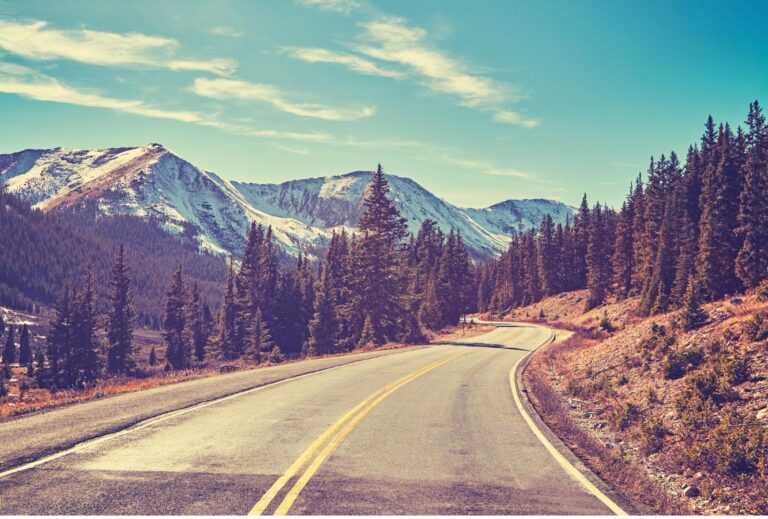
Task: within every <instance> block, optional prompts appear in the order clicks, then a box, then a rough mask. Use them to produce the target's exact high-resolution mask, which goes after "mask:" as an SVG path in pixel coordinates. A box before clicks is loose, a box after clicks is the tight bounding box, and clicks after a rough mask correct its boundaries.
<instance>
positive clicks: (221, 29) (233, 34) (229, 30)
mask: <svg viewBox="0 0 768 519" xmlns="http://www.w3.org/2000/svg"><path fill="white" fill-rule="evenodd" d="M208 32H209V33H211V34H215V35H216V36H224V37H227V38H242V37H243V36H245V33H244V32H242V31H238V30H237V29H235V28H234V27H229V26H227V25H217V26H215V27H211V28H210V29H208Z"/></svg>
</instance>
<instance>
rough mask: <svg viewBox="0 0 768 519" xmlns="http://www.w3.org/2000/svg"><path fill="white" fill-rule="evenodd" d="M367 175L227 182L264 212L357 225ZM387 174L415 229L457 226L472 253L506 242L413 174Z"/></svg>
mask: <svg viewBox="0 0 768 519" xmlns="http://www.w3.org/2000/svg"><path fill="white" fill-rule="evenodd" d="M371 175H372V172H370V171H355V172H352V173H347V174H346V175H339V176H334V177H326V178H310V179H306V180H292V181H289V182H284V183H282V184H248V183H241V182H233V183H232V185H233V186H234V187H235V188H236V189H238V190H239V191H240V192H241V193H242V194H243V196H244V197H245V199H246V200H247V201H248V202H249V203H250V204H251V205H252V206H254V207H258V208H259V209H261V210H263V211H265V212H268V213H270V214H277V215H280V216H284V217H289V218H295V219H297V220H300V221H302V222H304V223H306V224H307V225H312V226H315V227H321V228H325V229H331V228H333V227H336V226H340V225H343V226H346V227H355V226H356V225H357V221H358V219H359V218H360V216H361V215H362V212H363V199H364V197H365V190H366V187H367V186H368V182H369V181H370V179H371ZM387 180H388V182H389V187H390V196H391V197H392V199H393V201H394V203H395V205H396V206H397V208H398V209H399V210H400V213H401V214H402V215H403V217H404V218H405V219H406V221H407V223H408V227H409V229H410V230H411V231H413V232H414V233H416V232H417V231H418V229H419V226H420V225H421V222H423V221H424V220H425V219H426V218H429V219H432V220H435V221H436V222H438V224H439V226H440V228H441V229H442V230H443V231H444V232H448V231H450V229H451V228H454V229H457V230H459V231H461V233H462V235H463V236H464V239H465V241H466V242H467V245H468V246H469V247H470V248H472V249H473V250H474V252H475V253H476V254H477V255H480V256H491V255H495V254H496V253H498V252H499V251H502V250H504V249H505V248H506V247H507V244H508V243H509V236H507V235H505V234H500V233H496V232H491V231H488V230H486V229H484V228H483V227H482V226H480V225H478V224H477V223H476V222H475V221H474V220H472V219H471V218H469V217H468V216H467V215H466V214H465V213H464V212H463V211H462V210H461V209H459V208H457V207H456V206H453V205H451V204H449V203H448V202H446V201H445V200H442V199H441V198H438V197H436V196H435V195H433V194H432V193H430V192H429V191H427V190H426V189H424V188H423V187H421V186H420V185H419V184H417V183H416V182H414V181H413V180H411V179H409V178H404V177H398V176H395V175H387Z"/></svg>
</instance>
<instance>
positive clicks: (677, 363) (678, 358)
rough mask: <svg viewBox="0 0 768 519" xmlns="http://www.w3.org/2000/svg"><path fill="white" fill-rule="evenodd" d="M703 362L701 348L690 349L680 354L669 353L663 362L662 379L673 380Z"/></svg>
mask: <svg viewBox="0 0 768 519" xmlns="http://www.w3.org/2000/svg"><path fill="white" fill-rule="evenodd" d="M702 362H704V352H703V351H702V350H701V348H691V349H688V350H685V351H682V352H671V353H670V354H669V355H667V358H666V360H665V361H664V378H666V379H667V380H675V379H678V378H681V377H682V376H683V375H685V374H686V373H688V372H689V371H691V370H693V369H695V368H697V367H698V366H699V365H701V363H702Z"/></svg>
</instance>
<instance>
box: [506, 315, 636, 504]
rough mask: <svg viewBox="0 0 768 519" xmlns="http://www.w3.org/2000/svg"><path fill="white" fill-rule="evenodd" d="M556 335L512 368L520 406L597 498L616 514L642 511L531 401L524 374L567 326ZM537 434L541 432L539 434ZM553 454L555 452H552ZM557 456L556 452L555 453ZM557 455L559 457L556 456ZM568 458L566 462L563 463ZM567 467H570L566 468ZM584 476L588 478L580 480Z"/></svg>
mask: <svg viewBox="0 0 768 519" xmlns="http://www.w3.org/2000/svg"><path fill="white" fill-rule="evenodd" d="M552 331H553V335H552V337H551V339H550V340H548V341H547V342H545V343H544V344H542V345H540V346H539V347H538V348H536V349H535V350H533V351H532V352H531V353H529V354H528V355H526V356H525V357H523V358H522V359H521V360H520V361H519V362H518V363H517V364H516V365H515V366H514V367H513V368H512V370H511V371H510V384H511V386H512V387H511V390H512V391H513V392H515V394H516V396H517V398H516V399H515V400H516V403H518V404H519V406H521V408H522V409H521V410H522V411H524V412H525V413H526V414H527V416H528V418H529V419H530V420H531V422H532V424H531V423H529V425H530V426H531V428H532V429H534V427H535V428H536V429H538V432H539V433H540V434H541V435H542V436H543V437H544V439H541V438H540V440H541V441H542V443H544V445H545V447H548V446H547V445H546V443H547V442H548V443H549V444H550V446H551V447H553V448H554V449H555V450H556V451H557V453H559V454H560V456H562V457H563V458H564V460H562V461H561V460H557V461H558V462H559V463H560V464H561V465H563V466H564V468H565V467H566V465H567V464H569V465H570V466H571V467H572V468H573V469H574V470H575V471H576V472H578V474H579V475H580V477H578V476H575V475H574V474H571V475H572V477H576V479H579V480H580V483H582V485H584V486H585V487H587V490H588V491H590V493H592V494H593V495H595V496H596V497H597V498H598V499H600V500H601V501H602V502H603V503H604V504H606V506H608V507H609V508H611V509H612V511H614V513H616V514H617V515H626V514H631V515H635V514H637V513H641V512H640V511H639V510H638V509H637V507H636V506H635V505H634V504H633V503H632V502H631V501H630V500H629V499H627V497H626V496H624V495H623V494H622V493H621V492H619V491H618V490H616V489H614V488H613V487H611V486H610V485H608V484H607V483H606V482H605V481H603V480H602V479H600V478H599V477H598V476H597V475H596V474H595V473H594V472H592V470H590V469H589V467H587V466H586V465H585V464H584V463H583V462H582V461H581V459H579V457H578V456H576V455H575V454H574V453H573V451H572V450H571V449H570V448H569V447H568V446H567V445H566V444H565V443H564V442H563V441H562V440H561V439H560V437H558V436H557V435H556V434H555V433H554V432H553V431H552V429H550V428H549V426H548V425H547V424H546V423H545V422H544V420H543V419H542V417H541V416H540V415H539V413H538V411H537V410H536V408H535V406H534V405H533V403H532V402H531V399H530V397H529V391H530V389H529V388H528V387H527V386H526V384H525V377H524V376H523V375H524V373H525V369H526V368H527V367H528V364H529V363H530V362H531V360H532V359H533V358H534V356H535V355H536V354H538V353H539V352H540V351H542V350H543V349H545V348H547V347H548V346H550V345H551V344H554V343H555V342H559V339H558V338H557V334H558V333H570V332H567V331H565V330H562V331H561V330H555V329H552ZM535 433H536V430H534V434H535ZM537 436H538V435H537ZM553 456H554V454H553ZM555 457H556V456H555ZM556 458H557V457H556ZM563 461H564V462H565V464H564V463H563ZM566 471H568V470H566ZM582 478H584V479H585V480H586V481H583V480H581V479H582ZM589 484H591V485H593V486H594V489H590V488H588V487H589Z"/></svg>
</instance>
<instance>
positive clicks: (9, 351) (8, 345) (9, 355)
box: [3, 325, 16, 366]
mask: <svg viewBox="0 0 768 519" xmlns="http://www.w3.org/2000/svg"><path fill="white" fill-rule="evenodd" d="M15 362H16V342H15V337H14V330H13V325H10V326H9V327H8V337H7V338H6V340H5V348H4V349H3V364H5V365H6V366H10V365H11V364H13V363H15Z"/></svg>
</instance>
